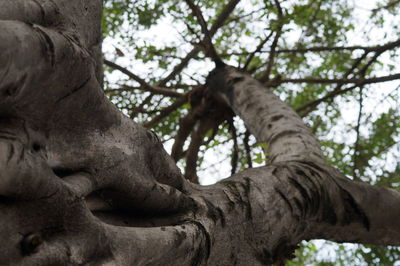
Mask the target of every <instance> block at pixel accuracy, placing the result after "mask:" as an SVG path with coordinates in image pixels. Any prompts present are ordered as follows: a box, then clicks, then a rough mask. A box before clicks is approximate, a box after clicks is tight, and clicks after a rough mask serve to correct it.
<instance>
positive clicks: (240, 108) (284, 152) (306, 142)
mask: <svg viewBox="0 0 400 266" xmlns="http://www.w3.org/2000/svg"><path fill="white" fill-rule="evenodd" d="M207 84H208V86H209V87H210V88H211V90H213V91H219V92H221V93H222V95H223V96H224V97H225V99H226V101H227V102H228V103H229V105H230V106H231V107H232V109H233V110H234V111H235V113H236V114H237V115H239V116H240V117H241V118H242V119H243V120H244V122H245V124H246V126H247V128H248V129H249V130H250V131H251V132H252V134H253V135H254V136H255V137H256V139H257V140H258V141H260V142H265V143H267V144H268V156H269V158H270V162H271V163H273V162H279V161H291V160H303V161H314V162H318V163H323V162H324V158H323V155H322V152H321V150H320V147H319V144H318V141H317V140H316V138H315V137H314V136H313V135H312V133H311V132H310V131H309V129H308V128H307V127H306V126H305V124H304V123H303V122H302V121H301V118H300V117H299V116H298V115H297V114H296V112H295V111H293V110H292V109H291V108H290V107H289V106H288V105H287V104H285V103H283V102H282V101H281V100H280V99H279V98H278V97H276V96H275V95H274V94H273V93H272V92H271V91H270V90H269V89H268V88H266V87H264V86H263V85H262V84H261V83H260V82H258V81H257V80H255V79H254V78H252V77H251V76H250V75H248V74H245V73H243V72H240V71H239V70H236V69H234V68H232V67H225V68H217V69H215V70H214V71H213V72H212V73H211V74H210V75H209V77H208V79H207Z"/></svg>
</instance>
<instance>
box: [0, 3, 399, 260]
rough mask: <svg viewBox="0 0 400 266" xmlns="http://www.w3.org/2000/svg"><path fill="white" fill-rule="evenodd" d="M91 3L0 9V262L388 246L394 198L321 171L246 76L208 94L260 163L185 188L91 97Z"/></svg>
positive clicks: (318, 155)
mask: <svg viewBox="0 0 400 266" xmlns="http://www.w3.org/2000/svg"><path fill="white" fill-rule="evenodd" d="M101 11H102V3H101V1H100V0H96V1H94V0H93V1H84V0H3V1H2V2H1V3H0V19H1V20H0V63H1V64H0V219H1V225H0V237H1V239H2V241H3V242H2V243H3V244H2V246H1V247H0V254H1V256H0V264H1V265H82V264H85V265H86V264H89V265H103V264H104V265H268V264H271V263H273V262H277V261H281V260H283V259H284V258H286V257H288V256H290V255H291V252H292V251H293V249H294V248H295V247H296V245H297V244H298V243H299V242H300V241H301V240H304V239H313V238H324V239H329V240H333V241H338V242H343V241H347V242H357V243H368V244H378V245H400V223H399V222H398V221H399V219H400V207H399V203H400V194H399V193H398V192H395V191H393V190H390V189H385V188H379V187H373V186H369V185H365V184H361V183H356V182H353V181H351V180H349V179H347V178H345V177H344V176H343V175H342V174H341V173H340V172H339V171H338V170H336V169H334V168H332V167H330V166H329V165H328V164H327V163H326V161H325V159H324V156H323V155H322V152H321V149H320V146H319V144H318V141H317V140H316V138H315V137H314V136H313V135H312V134H311V133H310V131H309V130H308V128H307V127H306V126H305V125H304V124H303V122H302V121H301V119H300V118H299V116H298V115H297V114H296V113H295V112H294V111H293V110H292V109H291V108H290V107H289V106H288V105H286V104H284V103H283V102H281V101H280V100H279V98H277V97H276V96H274V95H273V94H272V92H271V91H270V90H269V89H268V88H265V87H264V86H263V85H262V84H260V83H259V82H258V81H256V80H254V79H253V78H252V77H251V76H249V75H248V74H246V73H241V72H240V71H238V70H236V69H234V68H232V67H229V66H220V67H219V68H217V69H215V70H214V71H213V72H212V73H210V75H209V77H208V79H207V84H206V86H207V88H208V90H209V91H210V92H211V93H213V94H215V96H217V97H220V98H222V99H223V100H224V101H225V102H226V104H228V105H229V106H230V107H231V108H232V110H233V111H234V112H235V113H236V114H237V115H239V116H240V117H241V118H242V119H243V120H244V121H245V123H246V125H247V126H248V128H250V129H251V131H252V133H253V134H254V135H255V136H256V138H257V139H258V140H259V141H263V142H266V143H268V155H269V159H270V164H269V165H268V166H266V167H261V168H256V169H248V170H245V171H243V172H241V173H239V174H236V175H234V176H232V177H231V178H229V179H227V180H225V181H222V182H220V183H217V184H215V185H213V186H207V187H201V186H198V185H195V184H192V183H190V182H188V181H186V180H185V179H184V178H183V176H182V174H181V172H180V171H179V169H178V168H177V167H176V165H175V163H174V160H173V159H172V158H171V157H170V156H169V155H168V154H167V153H166V152H165V151H164V149H163V147H162V145H161V143H160V142H159V140H158V138H157V136H156V135H155V134H154V133H152V132H150V131H147V130H146V129H144V128H143V127H141V126H140V125H138V124H135V123H134V122H133V121H132V120H130V119H129V118H127V117H125V116H124V115H123V114H122V113H121V112H119V111H118V110H117V109H116V108H115V107H114V106H113V105H112V104H111V103H110V102H109V101H108V100H107V98H106V97H105V96H104V94H103V92H102V90H101V86H100V83H101V76H102V75H101V61H102V59H101V51H100V49H101V31H100V17H101Z"/></svg>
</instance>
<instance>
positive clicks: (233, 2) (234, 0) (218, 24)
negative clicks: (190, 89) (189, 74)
mask: <svg viewBox="0 0 400 266" xmlns="http://www.w3.org/2000/svg"><path fill="white" fill-rule="evenodd" d="M239 2H240V0H230V1H229V3H228V4H227V5H226V6H225V7H224V9H223V10H222V11H221V13H220V14H219V15H218V17H217V19H216V20H215V22H214V24H213V25H211V28H210V31H209V33H210V37H213V36H214V34H215V33H216V32H217V30H218V29H219V28H220V27H222V26H223V25H224V22H225V20H226V19H227V18H228V17H229V15H230V14H231V13H232V12H233V10H234V9H235V7H236V5H237V4H238V3H239ZM199 52H200V48H199V47H194V48H193V49H192V50H191V51H190V52H189V53H188V54H187V55H186V56H185V57H184V58H183V59H182V61H181V62H180V63H179V64H178V65H176V66H175V67H174V69H173V70H172V72H171V73H170V74H169V75H168V76H166V77H165V78H164V79H163V80H162V81H161V82H160V83H159V84H158V85H159V86H160V87H163V86H165V85H166V84H167V83H168V81H170V80H172V79H173V78H174V77H175V76H176V75H177V74H178V73H180V72H181V71H182V69H184V68H185V67H186V66H187V64H188V63H189V61H190V60H191V59H192V58H193V57H195V56H196V55H197V54H198V53H199Z"/></svg>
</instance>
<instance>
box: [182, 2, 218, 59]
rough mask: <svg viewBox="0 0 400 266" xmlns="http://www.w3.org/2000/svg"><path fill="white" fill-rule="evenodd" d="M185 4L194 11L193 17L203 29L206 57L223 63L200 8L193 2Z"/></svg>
mask: <svg viewBox="0 0 400 266" xmlns="http://www.w3.org/2000/svg"><path fill="white" fill-rule="evenodd" d="M185 2H186V3H187V5H188V6H189V7H190V9H191V10H192V12H193V15H194V16H195V17H196V18H197V21H198V23H199V25H200V27H201V31H202V32H203V35H204V40H203V42H202V43H204V50H205V54H206V56H209V57H210V58H211V59H212V60H214V62H221V63H222V60H221V58H220V57H219V55H218V53H217V51H216V49H215V47H214V44H213V42H212V38H211V34H210V32H209V30H208V27H207V22H206V21H205V19H204V17H203V14H202V12H201V10H200V8H199V7H198V6H197V5H195V4H194V3H193V2H192V1H191V0H185Z"/></svg>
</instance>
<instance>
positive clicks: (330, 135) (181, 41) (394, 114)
mask: <svg viewBox="0 0 400 266" xmlns="http://www.w3.org/2000/svg"><path fill="white" fill-rule="evenodd" d="M195 4H196V5H197V7H198V8H199V10H198V11H199V12H201V14H202V15H203V17H204V18H205V22H206V24H207V27H208V30H209V35H210V36H209V37H210V38H211V39H212V42H213V46H214V47H215V50H216V51H217V53H218V55H219V56H220V57H221V59H223V60H224V61H225V62H228V63H229V64H231V65H233V66H237V67H238V68H241V69H243V70H245V71H247V72H248V73H251V74H252V76H253V77H255V78H257V79H258V80H260V81H262V82H264V83H265V84H266V85H267V86H269V87H272V88H273V90H274V92H275V93H276V94H279V95H280V97H281V98H282V99H285V101H286V102H287V103H289V104H290V105H291V106H292V107H293V108H294V109H295V110H297V112H298V113H299V114H300V115H301V116H302V117H303V120H304V121H306V123H307V124H308V125H309V126H310V127H311V129H312V131H313V133H314V134H316V135H317V136H318V138H319V140H320V141H321V143H322V144H323V145H322V148H323V151H324V153H325V154H326V155H327V156H328V160H329V161H330V163H331V164H332V165H334V166H336V167H338V168H339V169H341V171H343V173H344V174H345V175H347V176H348V177H350V178H353V179H354V180H362V181H364V182H367V183H371V184H376V185H383V186H388V187H392V188H395V189H397V188H398V187H399V181H400V180H399V170H400V166H399V161H400V160H399V156H398V154H399V149H400V147H399V144H398V143H399V126H400V122H399V121H400V120H399V111H398V110H399V88H398V86H399V85H400V83H399V82H398V81H396V80H398V79H399V78H400V75H399V67H398V63H396V62H397V61H398V59H399V58H398V56H399V49H398V47H399V45H400V41H399V29H398V26H397V24H398V19H399V18H398V15H397V14H398V12H399V4H400V3H399V1H392V0H389V1H372V2H368V3H363V4H361V3H350V2H349V1H340V0H337V1H319V0H309V1H300V0H299V1H261V0H259V1H257V0H255V1H250V2H249V1H242V2H241V1H215V0H214V1H211V0H210V1H197V2H195ZM105 7H106V8H105V16H104V18H103V31H104V33H105V35H106V36H108V37H107V38H105V43H106V50H105V51H106V59H108V60H110V61H106V62H105V64H106V70H107V71H108V72H107V73H112V75H109V74H106V86H105V88H106V93H107V95H108V96H109V97H110V98H111V99H112V101H113V102H114V103H116V104H117V106H118V107H119V108H120V109H121V110H123V111H124V112H125V113H126V114H128V115H130V116H131V117H132V118H133V119H134V120H135V121H137V122H139V123H142V124H144V125H145V126H146V127H148V128H151V129H152V130H154V131H155V132H156V133H157V134H158V135H159V136H160V138H161V141H162V142H163V143H164V144H165V145H166V147H167V149H169V150H170V151H171V155H172V157H173V158H174V159H175V160H176V161H177V162H178V165H179V166H180V167H181V169H182V170H183V171H184V172H185V176H186V177H187V178H189V179H191V180H192V181H194V182H197V181H198V178H200V182H203V183H204V184H209V183H212V182H215V181H217V180H219V179H221V178H223V177H226V176H228V175H229V171H231V173H232V174H233V173H235V172H237V171H239V170H243V169H246V168H248V167H253V166H259V165H263V164H265V163H267V162H268V154H265V152H264V150H265V149H266V146H265V144H263V143H261V142H257V141H256V140H255V139H254V137H253V136H252V135H251V134H250V133H249V131H248V130H247V128H246V126H245V125H244V124H243V123H242V121H241V120H240V119H238V118H237V117H233V116H232V114H229V113H224V111H223V110H221V109H218V107H215V105H212V104H211V103H210V101H209V100H207V99H208V98H207V97H208V96H207V95H204V94H203V93H202V89H201V88H202V85H203V84H204V81H205V77H206V76H207V75H208V72H209V71H210V70H211V69H212V68H213V64H211V63H210V59H209V58H212V56H210V54H209V53H210V47H209V46H208V40H207V38H206V37H207V36H206V35H204V30H202V27H201V26H202V25H201V21H199V19H198V18H197V17H196V16H195V15H194V13H193V9H191V8H189V7H188V5H187V3H184V2H182V1H146V2H145V3H127V2H125V1H111V2H106V5H105ZM115 63H117V64H118V65H116V64H115ZM138 65H140V68H138V67H137V66H138ZM116 71H117V72H116ZM118 71H119V72H118ZM120 73H124V74H125V75H124V74H122V75H121V74H120ZM133 73H135V74H133ZM138 75H139V76H141V77H142V79H141V78H139V76H138ZM144 79H145V80H144ZM388 81H392V82H388ZM383 82H386V83H383ZM156 89H158V90H156ZM149 103H151V104H149ZM210 105H211V106H210ZM208 158H211V159H208ZM228 164H230V165H231V167H230V170H229V169H228V166H227V165H228ZM221 165H222V166H221ZM315 244H316V245H317V246H315ZM305 245H306V244H305ZM321 245H323V246H324V247H325V249H321V248H320V247H321ZM320 250H323V251H322V252H321V251H320ZM318 251H320V252H318ZM300 253H301V254H300ZM333 253H334V255H332V254H333ZM297 255H298V256H300V257H301V259H297V260H295V261H294V262H293V263H295V264H301V263H302V262H300V260H303V263H306V262H307V261H308V262H310V261H312V262H316V261H321V262H322V261H324V262H327V263H328V262H329V261H336V263H337V264H340V263H342V264H344V265H348V264H349V263H357V264H360V263H367V264H375V263H381V264H393V263H395V262H396V261H398V260H399V259H400V252H399V250H398V249H397V248H382V247H374V246H356V245H337V244H329V243H324V244H322V242H316V243H314V244H313V243H310V244H308V245H307V246H304V247H303V248H302V249H301V250H299V251H298V253H297Z"/></svg>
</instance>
